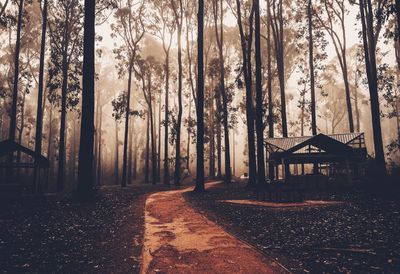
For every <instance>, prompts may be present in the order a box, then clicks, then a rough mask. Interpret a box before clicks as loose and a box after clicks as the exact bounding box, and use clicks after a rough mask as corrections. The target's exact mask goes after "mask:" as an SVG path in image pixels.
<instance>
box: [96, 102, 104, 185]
mask: <svg viewBox="0 0 400 274" xmlns="http://www.w3.org/2000/svg"><path fill="white" fill-rule="evenodd" d="M98 115H99V128H98V136H99V140H98V142H99V154H98V158H97V176H96V178H97V186H98V187H100V185H101V181H102V180H101V179H102V178H101V177H102V176H101V175H102V164H101V161H102V158H101V151H102V148H101V146H102V131H101V129H102V126H103V107H100V113H98Z"/></svg>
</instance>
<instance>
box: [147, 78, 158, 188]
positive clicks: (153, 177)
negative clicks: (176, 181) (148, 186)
mask: <svg viewBox="0 0 400 274" xmlns="http://www.w3.org/2000/svg"><path fill="white" fill-rule="evenodd" d="M148 75H149V76H148V94H149V114H150V136H151V137H150V138H151V183H152V184H153V185H155V184H156V172H157V169H156V168H157V166H156V165H157V162H156V161H157V159H156V144H155V130H154V111H153V102H152V101H153V99H152V96H151V88H152V85H151V73H149V74H148Z"/></svg>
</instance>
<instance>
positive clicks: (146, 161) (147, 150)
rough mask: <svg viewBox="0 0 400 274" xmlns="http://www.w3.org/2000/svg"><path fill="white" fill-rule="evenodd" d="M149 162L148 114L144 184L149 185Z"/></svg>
mask: <svg viewBox="0 0 400 274" xmlns="http://www.w3.org/2000/svg"><path fill="white" fill-rule="evenodd" d="M149 160H150V114H149V113H147V125H146V158H145V162H144V182H145V183H146V184H147V183H149V167H150V164H149Z"/></svg>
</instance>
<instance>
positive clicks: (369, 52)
mask: <svg viewBox="0 0 400 274" xmlns="http://www.w3.org/2000/svg"><path fill="white" fill-rule="evenodd" d="M359 3H360V17H361V23H362V37H363V45H364V58H365V66H366V72H367V78H368V88H369V94H370V100H371V114H372V128H373V133H374V134H373V135H374V147H375V160H376V170H377V172H378V174H377V175H378V176H384V175H386V164H385V155H384V150H383V141H382V128H381V120H380V108H379V96H378V80H377V69H376V56H375V54H376V48H375V38H374V33H373V30H374V28H373V26H374V25H373V18H374V13H373V10H372V4H371V1H370V0H360V2H359Z"/></svg>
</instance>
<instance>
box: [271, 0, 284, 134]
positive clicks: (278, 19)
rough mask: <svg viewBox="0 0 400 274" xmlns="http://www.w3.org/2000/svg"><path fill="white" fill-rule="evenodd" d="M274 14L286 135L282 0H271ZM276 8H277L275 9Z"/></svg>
mask: <svg viewBox="0 0 400 274" xmlns="http://www.w3.org/2000/svg"><path fill="white" fill-rule="evenodd" d="M272 7H273V11H274V16H273V18H272V17H271V27H272V32H273V35H274V44H275V46H274V48H275V54H276V65H277V70H278V79H279V89H280V95H281V118H282V135H283V137H288V129H287V118H286V95H285V60H284V50H285V48H284V41H283V39H284V34H283V0H278V4H276V0H273V5H272ZM275 7H276V8H277V10H276V9H275Z"/></svg>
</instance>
